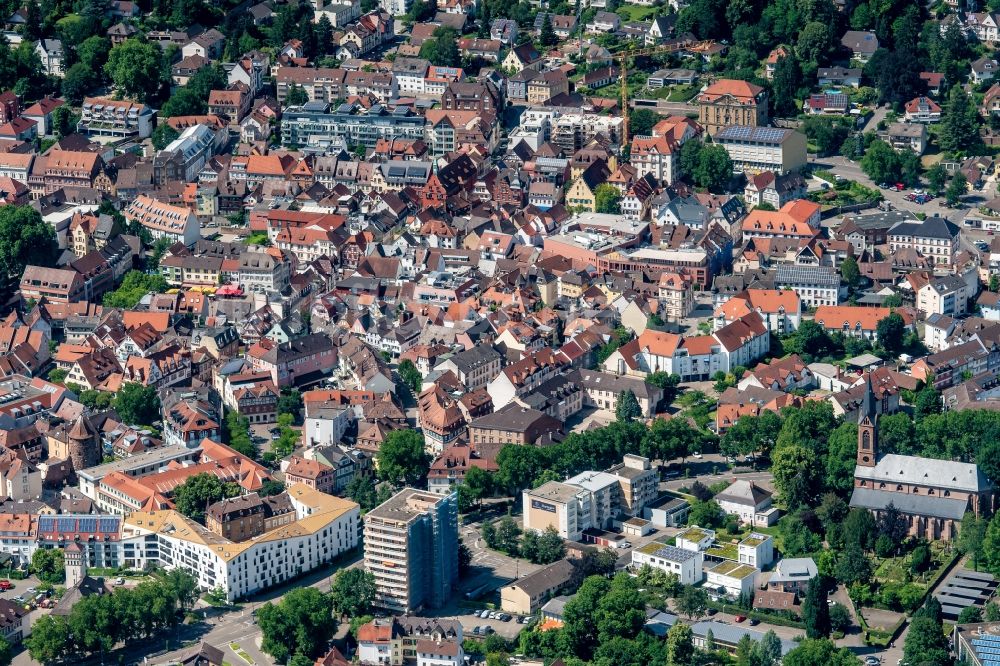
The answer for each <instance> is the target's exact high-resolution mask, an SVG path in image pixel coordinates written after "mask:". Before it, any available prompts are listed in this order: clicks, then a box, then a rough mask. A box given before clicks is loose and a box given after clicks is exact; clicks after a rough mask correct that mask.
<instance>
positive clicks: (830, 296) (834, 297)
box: [774, 264, 840, 308]
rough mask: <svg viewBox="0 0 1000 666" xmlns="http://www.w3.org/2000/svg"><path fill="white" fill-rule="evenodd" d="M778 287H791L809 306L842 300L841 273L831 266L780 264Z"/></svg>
mask: <svg viewBox="0 0 1000 666" xmlns="http://www.w3.org/2000/svg"><path fill="white" fill-rule="evenodd" d="M774 286H775V288H776V289H791V290H792V291H794V292H795V293H797V294H798V295H799V299H800V300H801V301H802V303H803V304H804V305H805V306H806V307H807V308H818V307H819V306H821V305H836V304H837V303H839V302H840V275H839V274H838V273H837V269H835V268H831V267H829V266H797V265H794V264H780V265H779V266H778V267H777V268H775V272H774Z"/></svg>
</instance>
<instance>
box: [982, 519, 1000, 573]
mask: <svg viewBox="0 0 1000 666" xmlns="http://www.w3.org/2000/svg"><path fill="white" fill-rule="evenodd" d="M981 549H982V558H981V561H982V562H983V563H984V564H985V565H986V568H987V570H989V571H990V572H993V573H996V574H1000V513H996V514H993V518H991V519H990V523H989V525H988V526H987V527H986V533H985V534H984V535H983V543H982V547H981Z"/></svg>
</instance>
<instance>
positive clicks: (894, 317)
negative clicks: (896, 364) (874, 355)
mask: <svg viewBox="0 0 1000 666" xmlns="http://www.w3.org/2000/svg"><path fill="white" fill-rule="evenodd" d="M905 334H906V322H904V321H903V317H902V315H900V314H899V313H898V312H893V313H891V314H888V315H886V316H885V317H883V318H882V319H880V320H879V321H878V323H877V324H876V325H875V335H876V337H877V338H878V343H879V344H880V345H881V346H882V349H884V350H886V351H887V352H888V353H889V354H890V355H891V356H892V357H893V358H895V357H896V356H899V352H900V351H902V347H903V336H904V335H905Z"/></svg>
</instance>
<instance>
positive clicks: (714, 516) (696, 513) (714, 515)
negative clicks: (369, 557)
mask: <svg viewBox="0 0 1000 666" xmlns="http://www.w3.org/2000/svg"><path fill="white" fill-rule="evenodd" d="M725 520H726V514H725V512H723V510H722V507H720V506H719V503H718V502H716V501H715V500H708V501H707V502H698V501H695V502H692V503H691V510H690V511H689V512H688V523H689V524H691V525H699V526H701V527H710V528H714V527H721V526H722V524H723V523H724V522H725Z"/></svg>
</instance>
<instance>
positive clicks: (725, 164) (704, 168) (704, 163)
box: [692, 144, 733, 192]
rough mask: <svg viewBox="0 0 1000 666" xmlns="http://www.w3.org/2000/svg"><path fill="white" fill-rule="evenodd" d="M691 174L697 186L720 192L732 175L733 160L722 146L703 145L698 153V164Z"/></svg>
mask: <svg viewBox="0 0 1000 666" xmlns="http://www.w3.org/2000/svg"><path fill="white" fill-rule="evenodd" d="M692 176H693V178H694V182H695V183H696V184H697V185H698V186H699V187H705V188H707V189H709V190H710V191H712V192H721V191H723V190H724V189H725V187H726V184H728V183H729V180H730V178H732V176H733V160H732V158H730V157H729V153H728V152H727V151H726V149H725V148H723V147H722V146H720V145H718V144H712V145H708V146H705V147H704V148H702V150H701V152H700V153H699V154H698V166H697V167H695V170H694V173H693V174H692Z"/></svg>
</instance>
